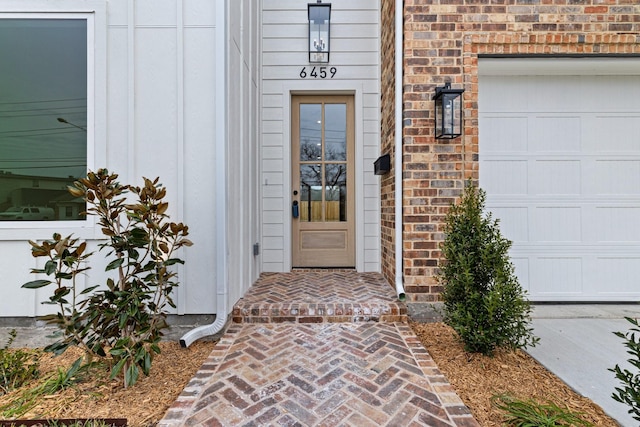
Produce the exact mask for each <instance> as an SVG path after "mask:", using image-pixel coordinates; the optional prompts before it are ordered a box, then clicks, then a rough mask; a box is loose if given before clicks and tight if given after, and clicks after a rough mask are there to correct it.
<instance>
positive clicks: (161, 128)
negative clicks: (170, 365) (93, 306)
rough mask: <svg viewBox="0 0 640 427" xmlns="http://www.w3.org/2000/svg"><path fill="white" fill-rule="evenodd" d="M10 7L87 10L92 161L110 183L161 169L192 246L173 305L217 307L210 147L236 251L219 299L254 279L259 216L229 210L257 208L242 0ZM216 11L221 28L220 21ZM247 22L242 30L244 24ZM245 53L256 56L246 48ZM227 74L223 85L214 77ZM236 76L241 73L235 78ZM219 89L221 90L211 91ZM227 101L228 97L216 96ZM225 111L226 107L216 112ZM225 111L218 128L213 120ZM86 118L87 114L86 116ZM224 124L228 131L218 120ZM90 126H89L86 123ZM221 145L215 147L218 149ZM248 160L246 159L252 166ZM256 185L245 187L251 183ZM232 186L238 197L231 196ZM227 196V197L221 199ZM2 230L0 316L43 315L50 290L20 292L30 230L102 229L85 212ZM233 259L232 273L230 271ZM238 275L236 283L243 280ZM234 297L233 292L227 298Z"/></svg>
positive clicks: (173, 212)
mask: <svg viewBox="0 0 640 427" xmlns="http://www.w3.org/2000/svg"><path fill="white" fill-rule="evenodd" d="M4 6H6V7H5V10H3V11H4V12H6V11H7V10H8V11H13V10H15V11H38V12H60V11H69V10H71V11H74V10H80V11H83V10H86V11H89V12H91V11H92V10H96V12H95V13H96V20H95V21H96V25H95V40H96V42H95V52H94V53H95V57H96V59H95V61H94V63H93V64H90V66H89V68H90V73H92V72H93V73H94V76H95V80H96V82H95V88H94V92H95V93H90V95H89V99H90V102H91V100H93V102H94V103H95V109H96V112H95V131H94V132H90V136H89V139H90V141H91V140H94V141H93V142H90V147H89V150H88V152H89V153H90V154H89V159H88V164H89V168H90V169H97V168H101V167H107V168H108V169H109V170H110V171H113V172H116V173H118V174H119V176H120V178H119V180H120V182H122V183H132V184H138V185H140V184H141V183H142V179H141V177H143V176H145V177H148V178H155V177H156V176H159V177H160V181H161V182H162V183H163V184H164V185H165V186H166V187H167V193H168V201H169V203H170V206H169V211H168V213H169V215H170V216H171V219H172V220H173V221H180V222H184V223H185V224H187V225H188V226H189V231H190V236H189V237H190V239H191V240H192V241H193V242H194V246H193V247H191V248H187V249H186V250H184V251H183V252H182V253H180V254H179V256H180V257H181V258H183V259H184V260H185V261H186V263H185V265H184V266H180V267H179V271H178V273H179V281H180V287H179V288H178V290H177V294H176V295H174V300H175V302H176V303H177V306H178V307H177V311H176V312H177V313H178V314H202V313H213V312H214V311H215V308H216V281H217V275H218V274H220V272H219V271H217V270H216V265H217V262H216V260H217V256H226V254H218V253H217V246H216V240H217V236H216V222H217V219H218V218H216V208H217V207H216V203H215V201H216V197H217V195H216V174H215V169H216V152H217V151H216V148H217V147H218V145H219V144H227V145H226V147H224V149H225V151H226V152H227V155H228V159H227V167H228V170H229V171H230V172H231V173H230V175H229V176H228V178H227V179H228V183H227V184H228V187H227V190H226V191H227V192H228V193H229V194H235V196H234V197H236V199H234V200H237V203H240V204H243V205H246V207H243V208H242V209H240V208H238V207H237V206H235V205H233V206H231V205H228V206H227V208H226V209H227V219H228V223H227V230H228V236H229V241H230V242H232V243H231V244H230V245H229V247H228V254H229V256H230V257H231V256H232V255H233V256H239V257H241V259H243V260H245V261H243V262H242V264H241V265H236V264H234V265H232V266H230V270H228V278H229V280H230V281H231V280H233V281H234V282H235V283H238V285H235V286H236V287H235V288H234V289H233V290H232V291H230V293H229V298H236V299H237V298H239V296H238V295H241V293H243V292H244V289H245V288H246V287H248V286H249V285H250V284H251V282H252V281H253V279H254V278H255V276H256V274H257V273H256V271H255V269H254V267H255V265H256V264H257V261H255V260H254V261H253V264H252V263H251V261H249V262H246V260H247V259H248V260H253V258H252V254H251V248H252V246H251V245H252V243H253V242H255V241H257V239H258V231H257V230H258V226H259V224H258V214H255V215H249V216H247V217H243V218H241V217H240V215H238V214H237V212H236V213H233V212H230V209H233V208H237V209H238V210H239V211H240V212H256V211H257V206H256V205H257V204H258V201H259V199H258V196H257V188H256V184H255V182H256V181H257V175H256V173H254V175H253V176H252V175H251V173H252V172H251V171H252V170H255V169H256V164H257V158H256V155H253V156H251V155H249V153H251V152H254V153H255V152H257V144H258V134H257V124H252V123H256V122H257V107H256V102H257V98H258V96H257V81H258V80H257V75H258V73H257V70H258V69H257V63H258V62H257V60H258V58H257V54H256V53H255V52H256V50H257V45H258V44H259V43H258V38H257V34H259V31H258V30H259V26H258V23H257V19H258V16H259V15H258V13H259V10H257V8H256V7H255V3H253V2H252V1H250V0H242V1H238V0H232V1H229V0H216V1H212V0H136V1H132V0H110V1H108V2H107V1H100V0H88V1H78V0H60V1H57V2H50V1H45V0H20V1H15V2H7V3H6V4H4ZM221 13H222V14H223V16H224V21H222V22H223V23H224V25H220V23H221V19H220V17H221V16H220V15H221ZM249 30H250V31H249ZM251 52H254V53H251ZM225 74H227V75H228V76H233V77H234V78H233V79H232V80H231V79H230V80H231V81H232V83H233V84H232V85H228V84H227V83H228V82H227V81H222V82H221V81H220V79H221V76H224V75H225ZM238 77H240V78H239V79H238ZM221 88H223V89H224V88H226V92H227V94H226V97H227V98H225V93H224V92H225V90H220V89H221ZM227 99H228V100H229V103H228V104H227V103H226V102H227V101H226V100H227ZM221 109H222V110H224V114H220V111H221ZM221 117H222V118H224V120H225V121H226V126H222V127H221V126H220V124H219V123H218V122H217V121H219V120H220V118H221ZM90 121H91V118H90ZM223 128H224V129H227V128H228V132H227V134H228V139H227V135H225V134H224V132H223V133H222V136H223V138H221V137H220V135H221V129H223ZM90 131H91V129H90ZM218 148H219V147H218ZM252 161H253V163H252ZM251 182H254V184H253V185H251V184H250V183H251ZM238 195H239V196H238ZM229 199H233V197H229ZM36 226H37V227H39V228H29V227H30V226H28V225H27V224H25V225H24V226H18V227H12V228H11V229H7V228H3V229H0V257H1V259H2V260H3V261H2V267H1V269H0V270H1V271H2V276H3V279H4V280H3V286H1V287H0V316H2V317H22V316H35V315H42V314H45V310H46V306H42V305H41V304H40V302H41V301H43V300H45V299H46V298H47V297H48V295H49V294H50V289H48V288H44V289H40V290H37V291H32V290H24V289H20V285H21V284H22V283H25V282H27V281H29V280H33V279H34V278H35V276H33V275H31V274H29V270H30V269H31V268H38V267H41V264H43V261H42V259H40V258H38V259H36V258H32V257H31V255H30V247H29V244H28V243H27V240H28V239H45V238H50V236H51V235H52V234H53V232H54V231H55V232H60V233H61V234H63V235H67V234H71V233H74V235H75V236H77V237H81V238H83V239H86V240H87V241H88V242H89V246H90V247H91V248H93V249H94V250H96V249H97V245H98V243H99V242H100V240H98V239H100V238H101V237H102V236H101V233H100V231H99V229H98V227H95V226H94V225H93V224H92V222H91V221H87V222H86V223H83V224H82V225H80V226H79V225H78V224H77V223H75V224H70V223H66V224H65V223H55V222H51V223H47V224H39V225H36ZM90 266H91V270H90V271H89V274H88V275H87V276H86V277H82V278H81V279H80V280H81V281H82V282H83V286H90V285H94V284H104V282H105V279H106V274H105V273H104V266H105V260H104V257H103V256H102V255H101V254H96V255H94V256H93V257H92V258H91V259H90ZM231 268H234V270H231ZM244 283H246V285H244ZM230 303H233V301H230Z"/></svg>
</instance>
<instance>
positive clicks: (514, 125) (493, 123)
mask: <svg viewBox="0 0 640 427" xmlns="http://www.w3.org/2000/svg"><path fill="white" fill-rule="evenodd" d="M527 120H528V118H527V117H523V116H521V117H490V116H489V117H485V119H484V123H485V129H484V131H485V136H486V138H485V147H484V150H485V152H486V153H496V152H497V153H505V152H515V153H518V152H520V153H522V152H526V151H527Z"/></svg>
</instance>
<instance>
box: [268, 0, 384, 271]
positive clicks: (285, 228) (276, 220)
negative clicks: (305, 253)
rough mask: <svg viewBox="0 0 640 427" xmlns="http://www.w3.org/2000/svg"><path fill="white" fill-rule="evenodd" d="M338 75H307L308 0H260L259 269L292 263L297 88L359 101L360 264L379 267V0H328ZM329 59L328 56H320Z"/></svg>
mask: <svg viewBox="0 0 640 427" xmlns="http://www.w3.org/2000/svg"><path fill="white" fill-rule="evenodd" d="M331 6H332V7H331V43H330V48H331V54H330V63H329V64H326V65H327V66H328V67H336V69H337V72H336V74H335V76H334V78H333V79H331V78H327V79H319V78H318V79H309V78H307V79H302V78H300V71H301V69H302V67H307V70H309V69H310V65H311V67H312V66H313V65H314V64H309V63H308V51H307V39H308V34H307V31H308V24H307V2H300V1H296V0H263V7H262V36H263V39H262V90H261V93H262V103H261V105H262V109H261V111H262V119H261V124H262V126H261V128H262V135H261V138H262V145H261V151H260V159H261V165H260V167H261V172H260V185H261V195H262V247H263V251H262V269H263V270H264V271H287V270H289V269H290V268H291V179H290V126H291V124H290V116H291V111H290V100H291V95H292V94H296V93H309V94H315V93H317V94H322V93H325V94H331V93H334V94H335V93H348V94H353V95H354V97H355V109H356V126H355V128H356V138H355V141H356V165H355V171H356V218H357V226H356V267H357V268H358V270H360V271H379V269H380V243H379V242H380V231H379V230H380V227H379V218H380V214H379V206H380V201H379V194H380V191H379V179H378V177H376V176H375V175H374V174H373V162H374V161H375V160H376V158H377V157H378V156H379V155H380V154H379V150H380V149H379V146H380V105H379V100H380V92H379V81H380V74H379V69H380V64H379V57H380V54H379V47H378V46H379V32H380V29H379V14H380V12H379V10H380V9H379V6H380V5H379V1H378V0H332V1H331ZM315 65H324V64H315Z"/></svg>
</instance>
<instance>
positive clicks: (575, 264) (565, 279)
mask: <svg viewBox="0 0 640 427" xmlns="http://www.w3.org/2000/svg"><path fill="white" fill-rule="evenodd" d="M535 272H536V273H535V274H536V278H535V282H534V283H535V285H534V286H535V288H534V289H532V293H535V294H540V295H546V296H550V295H580V294H581V293H582V258H578V257H538V258H536V259H535Z"/></svg>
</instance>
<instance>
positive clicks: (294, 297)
mask: <svg viewBox="0 0 640 427" xmlns="http://www.w3.org/2000/svg"><path fill="white" fill-rule="evenodd" d="M232 319H233V322H234V323H283V322H294V323H343V322H349V323H357V322H369V321H373V322H406V321H407V307H406V306H405V305H404V304H403V303H402V302H399V301H398V298H397V297H396V294H395V292H394V290H393V288H392V287H391V286H390V285H389V284H388V283H387V281H386V280H385V279H384V278H383V277H382V276H381V275H380V274H378V273H357V272H356V271H353V270H294V271H292V272H290V273H263V274H262V275H260V277H259V278H258V280H257V281H256V283H255V284H254V285H253V286H252V287H251V288H250V289H249V290H248V291H247V294H246V295H245V296H244V297H243V298H242V299H240V301H238V303H237V304H236V305H235V306H234V307H233V313H232Z"/></svg>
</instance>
